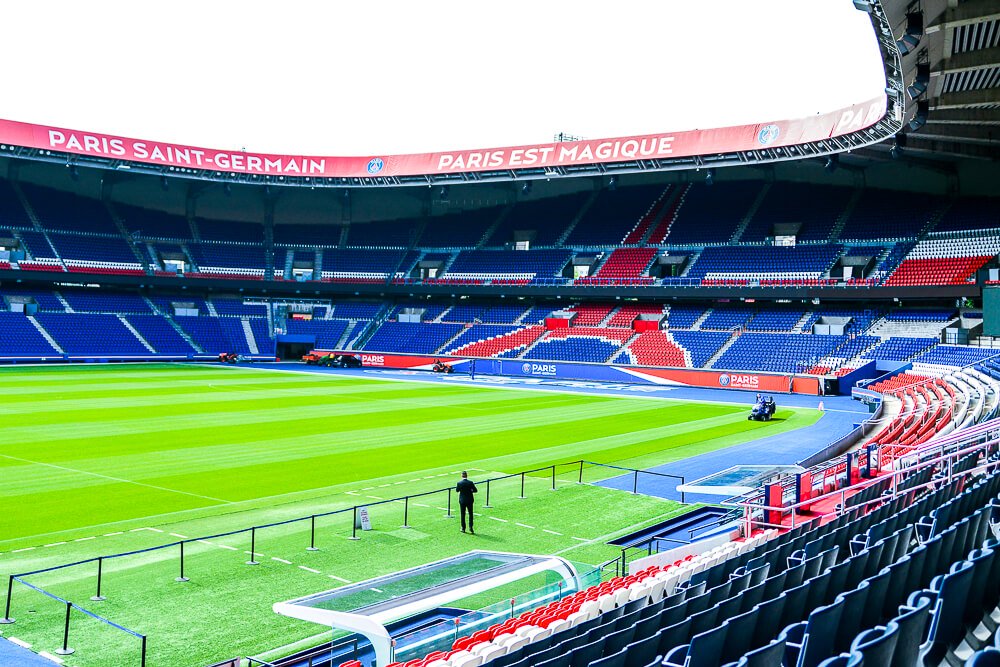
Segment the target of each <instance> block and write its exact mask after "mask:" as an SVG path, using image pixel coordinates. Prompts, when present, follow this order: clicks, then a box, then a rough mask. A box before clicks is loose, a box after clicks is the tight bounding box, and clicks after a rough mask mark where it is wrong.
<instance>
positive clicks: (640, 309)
mask: <svg viewBox="0 0 1000 667" xmlns="http://www.w3.org/2000/svg"><path fill="white" fill-rule="evenodd" d="M662 314H663V306H658V305H653V304H645V305H629V306H622V307H621V308H619V309H618V311H617V312H616V313H615V314H614V315H612V316H611V319H609V320H608V326H609V327H630V326H632V322H634V321H635V319H636V318H637V317H639V315H662Z"/></svg>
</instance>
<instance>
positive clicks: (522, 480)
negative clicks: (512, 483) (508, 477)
mask: <svg viewBox="0 0 1000 667" xmlns="http://www.w3.org/2000/svg"><path fill="white" fill-rule="evenodd" d="M521 500H524V473H523V472H522V473H521Z"/></svg>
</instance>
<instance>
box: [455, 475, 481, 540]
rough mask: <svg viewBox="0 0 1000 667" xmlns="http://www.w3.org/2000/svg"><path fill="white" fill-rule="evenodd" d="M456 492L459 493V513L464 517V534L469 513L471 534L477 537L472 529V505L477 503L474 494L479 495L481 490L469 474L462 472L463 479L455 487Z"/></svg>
mask: <svg viewBox="0 0 1000 667" xmlns="http://www.w3.org/2000/svg"><path fill="white" fill-rule="evenodd" d="M455 491H457V492H458V511H459V513H460V514H461V515H462V532H463V533H464V532H465V513H466V512H468V513H469V532H470V533H472V534H473V535H475V534H476V531H475V529H474V528H473V527H472V516H473V515H472V505H473V504H474V503H475V498H474V496H473V495H472V494H474V493H478V492H479V489H477V488H476V485H475V484H474V483H473V482H472V480H471V479H469V473H467V472H465V471H464V470H463V471H462V479H460V480H458V484H457V485H456V486H455Z"/></svg>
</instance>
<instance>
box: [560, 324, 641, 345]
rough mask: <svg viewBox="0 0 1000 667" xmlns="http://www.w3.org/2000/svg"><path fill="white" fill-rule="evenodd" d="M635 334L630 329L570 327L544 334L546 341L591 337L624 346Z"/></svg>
mask: <svg viewBox="0 0 1000 667" xmlns="http://www.w3.org/2000/svg"><path fill="white" fill-rule="evenodd" d="M633 334H635V332H634V331H632V330H631V329H613V328H611V327H570V328H568V329H552V330H551V331H549V333H548V334H546V336H545V338H546V340H558V339H561V338H569V337H571V336H577V337H582V336H593V337H595V338H605V339H607V340H613V341H618V343H619V344H622V345H623V344H624V343H625V341H627V340H628V339H629V338H631V337H632V336H633Z"/></svg>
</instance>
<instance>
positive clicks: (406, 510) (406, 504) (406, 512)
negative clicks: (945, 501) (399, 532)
mask: <svg viewBox="0 0 1000 667" xmlns="http://www.w3.org/2000/svg"><path fill="white" fill-rule="evenodd" d="M409 527H410V497H409V496H406V497H405V498H403V528H409Z"/></svg>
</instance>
